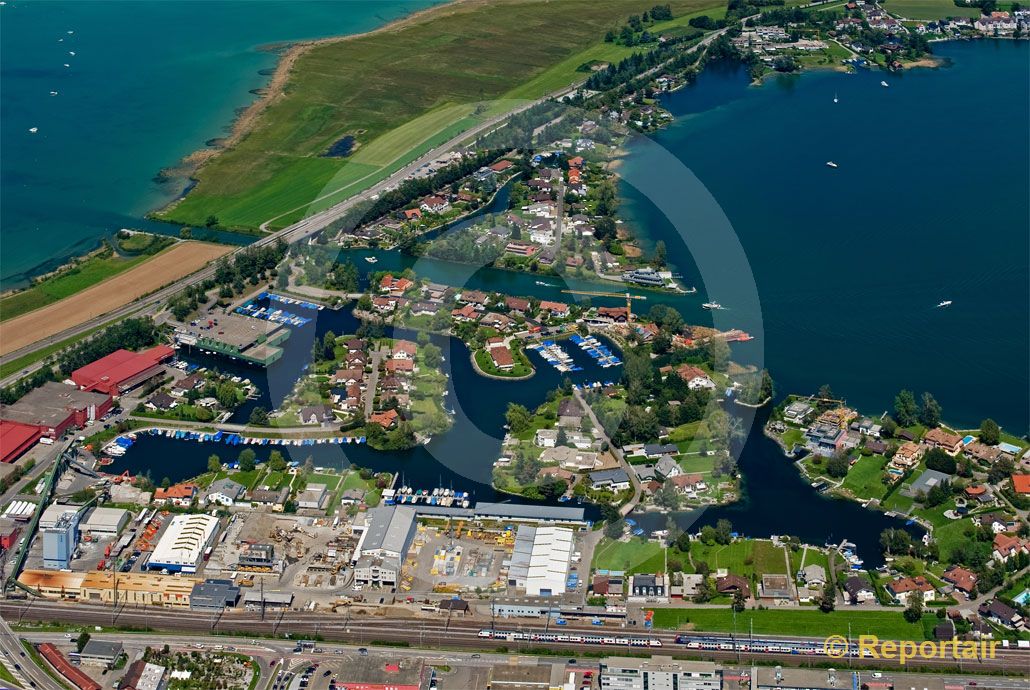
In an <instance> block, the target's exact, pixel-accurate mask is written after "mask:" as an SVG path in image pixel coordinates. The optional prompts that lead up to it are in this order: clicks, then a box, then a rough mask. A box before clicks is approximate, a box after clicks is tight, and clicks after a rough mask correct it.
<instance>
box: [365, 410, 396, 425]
mask: <svg viewBox="0 0 1030 690" xmlns="http://www.w3.org/2000/svg"><path fill="white" fill-rule="evenodd" d="M399 419H400V414H398V412H397V410H392V409H391V410H384V411H382V412H373V413H372V414H371V415H370V416H369V418H368V421H369V422H371V423H372V424H378V425H379V426H381V427H383V428H384V429H390V428H392V427H393V426H394V425H395V424H396V423H397V421H398V420H399Z"/></svg>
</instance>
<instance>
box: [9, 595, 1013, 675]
mask: <svg viewBox="0 0 1030 690" xmlns="http://www.w3.org/2000/svg"><path fill="white" fill-rule="evenodd" d="M351 611H352V609H347V610H345V611H343V612H340V613H335V614H334V613H318V612H298V611H282V612H268V613H267V614H266V616H265V620H261V617H260V614H259V613H257V612H247V611H231V612H227V613H225V614H212V613H204V612H197V611H189V610H176V611H174V615H155V610H154V609H153V608H149V609H148V608H142V607H141V608H129V607H122V608H120V609H119V610H118V611H115V610H114V609H113V608H111V607H98V606H94V605H87V604H74V603H60V602H53V601H44V600H35V601H28V602H15V601H5V602H2V603H0V616H2V617H3V618H4V619H5V620H7V621H9V622H11V623H12V624H14V623H18V622H24V623H30V622H34V621H40V620H45V621H60V622H64V623H69V624H77V625H103V626H115V625H117V626H125V627H132V628H137V629H151V630H162V631H170V632H176V631H178V632H193V633H204V634H212V633H216V632H217V633H219V637H218V639H219V640H222V639H224V638H223V637H222V636H223V635H225V634H229V635H239V636H251V635H260V636H271V635H275V636H279V637H287V636H289V637H290V638H296V637H297V636H312V635H318V636H321V638H323V639H325V640H330V641H336V642H345V643H349V644H357V645H364V644H372V643H376V644H379V643H398V644H401V645H410V646H412V647H419V648H437V649H440V648H447V649H468V650H486V651H496V650H497V649H498V648H499V647H505V648H506V651H507V652H510V653H518V652H519V651H522V650H528V649H539V648H542V647H546V648H548V649H551V650H554V651H558V652H562V653H568V654H569V655H570V656H575V655H577V654H581V653H583V652H584V651H585V650H589V651H592V652H597V651H601V650H608V651H609V653H612V654H617V653H618V652H619V650H629V649H632V651H633V652H634V653H639V652H641V651H649V652H651V653H654V654H671V653H675V654H689V655H690V656H692V657H696V658H702V659H710V660H719V661H729V662H734V663H750V662H751V661H752V660H753V659H760V660H763V661H775V662H777V663H781V664H784V665H789V666H798V665H805V664H809V663H818V662H825V661H826V657H823V656H811V655H799V654H787V653H764V652H749V651H731V650H720V649H687V647H686V645H684V644H677V643H676V641H675V640H676V635H677V634H676V633H673V632H668V631H654V632H648V631H646V630H644V629H640V628H620V629H615V628H611V627H604V628H596V627H592V626H585V627H580V626H555V625H550V626H549V628H547V629H545V626H544V625H543V624H542V623H540V622H538V621H531V622H526V623H521V622H518V621H512V620H504V621H498V622H497V629H499V630H510V631H520V632H524V633H551V634H554V633H557V632H560V633H569V634H582V635H598V634H600V635H604V636H626V637H637V638H647V639H649V640H656V641H660V642H661V645H660V646H654V647H647V648H646V649H644V650H642V649H639V648H630V647H627V646H618V645H611V644H586V643H570V642H536V641H534V642H521V641H502V640H491V639H484V638H481V637H480V636H479V632H480V630H482V629H484V628H489V627H490V624H489V622H485V621H475V620H467V619H459V618H452V619H450V620H447V619H444V618H432V619H413V618H383V617H378V616H373V615H368V614H365V615H354V614H352V613H351ZM679 634H680V635H681V636H687V637H696V638H701V637H707V638H711V637H713V635H714V634H713V633H689V632H688V633H682V632H681V633H679ZM721 637H722V639H724V640H725V641H726V642H729V641H730V637H729V636H726V635H723V636H721ZM763 637H764V638H766V639H768V638H770V637H772V636H763ZM746 639H747V637H746V635H741V636H738V640H740V641H743V640H746ZM777 639H778V640H780V641H782V642H783V643H784V644H792V643H797V644H806V643H807V644H811V643H812V642H818V643H820V644H821V642H822V639H821V638H803V637H796V638H777ZM837 662H838V663H839V664H840V666H841V667H845V666H849V667H853V668H886V667H891V666H893V665H895V664H896V662H891V661H887V660H875V659H868V658H851V659H838V660H837ZM918 663H919V666H921V667H927V668H930V667H944V668H948V669H952V668H955V667H957V666H961V670H962V671H963V672H974V673H975V672H998V671H1011V672H1015V673H1024V672H1025V671H1026V669H1027V668H1028V666H1030V651H1027V650H1018V649H1001V648H999V649H998V653H997V656H996V658H994V659H981V660H977V661H965V662H958V661H956V660H952V659H945V660H941V659H936V660H920V661H919V662H918Z"/></svg>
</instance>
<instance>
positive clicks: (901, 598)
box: [884, 575, 937, 604]
mask: <svg viewBox="0 0 1030 690" xmlns="http://www.w3.org/2000/svg"><path fill="white" fill-rule="evenodd" d="M884 589H886V590H887V593H888V594H890V595H891V596H892V597H893V598H894V603H895V604H907V603H908V600H909V597H910V596H911V595H912V593H913V592H917V593H918V594H919V596H920V597H921V598H922V600H923V602H924V603H925V602H929V601H933V600H934V598H935V597H936V595H937V590H936V589H934V586H933V585H932V584H930V582H929V581H928V580H927V579H926V578H925V577H923V576H922V575H917V576H916V577H901V578H898V579H897V580H891V581H890V582H888V583H887V586H886V587H885V588H884Z"/></svg>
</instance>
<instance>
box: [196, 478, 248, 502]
mask: <svg viewBox="0 0 1030 690" xmlns="http://www.w3.org/2000/svg"><path fill="white" fill-rule="evenodd" d="M245 490H246V489H245V488H244V486H243V485H242V484H239V483H237V482H234V481H233V480H231V479H229V478H228V477H224V478H222V479H216V480H215V481H213V482H211V486H209V487H207V491H205V492H204V503H205V504H206V505H220V506H231V505H235V504H236V501H237V500H238V499H239V498H240V496H242V495H243V492H244V491H245Z"/></svg>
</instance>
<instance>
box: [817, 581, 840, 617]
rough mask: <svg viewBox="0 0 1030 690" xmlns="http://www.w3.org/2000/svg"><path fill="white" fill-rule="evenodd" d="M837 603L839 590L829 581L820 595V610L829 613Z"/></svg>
mask: <svg viewBox="0 0 1030 690" xmlns="http://www.w3.org/2000/svg"><path fill="white" fill-rule="evenodd" d="M836 605H837V590H836V589H834V588H833V583H832V582H827V583H826V584H825V585H824V586H823V593H822V596H820V597H819V610H820V611H822V612H823V613H829V612H830V611H832V610H833V609H834V607H835V606H836Z"/></svg>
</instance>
